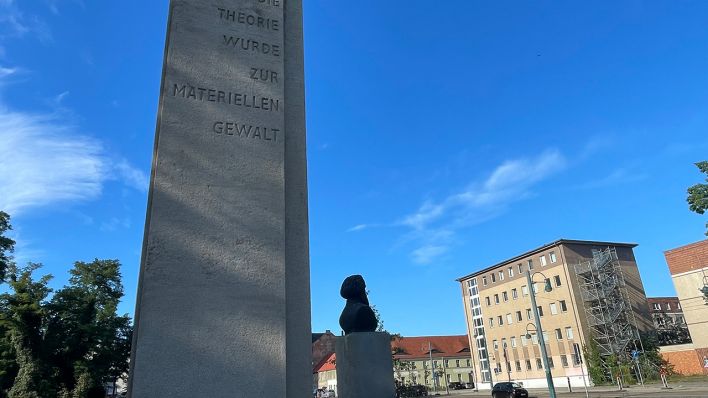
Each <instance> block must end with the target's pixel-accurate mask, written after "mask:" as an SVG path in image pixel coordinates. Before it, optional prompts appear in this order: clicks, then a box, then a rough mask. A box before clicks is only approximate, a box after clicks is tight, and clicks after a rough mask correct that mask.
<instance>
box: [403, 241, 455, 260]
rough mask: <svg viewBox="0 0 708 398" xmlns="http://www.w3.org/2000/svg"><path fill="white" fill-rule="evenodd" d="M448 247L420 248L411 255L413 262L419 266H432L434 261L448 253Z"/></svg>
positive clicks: (427, 246)
mask: <svg viewBox="0 0 708 398" xmlns="http://www.w3.org/2000/svg"><path fill="white" fill-rule="evenodd" d="M448 250H449V248H448V247H447V246H435V245H425V246H422V247H419V248H417V249H415V250H413V252H412V253H411V255H412V257H413V261H414V262H416V263H418V264H430V263H431V262H433V260H435V259H437V258H438V257H440V256H441V255H443V254H445V253H447V251H448Z"/></svg>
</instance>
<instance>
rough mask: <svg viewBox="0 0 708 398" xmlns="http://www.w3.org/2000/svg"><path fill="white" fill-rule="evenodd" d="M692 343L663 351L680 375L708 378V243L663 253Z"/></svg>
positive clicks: (663, 349)
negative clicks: (697, 375)
mask: <svg viewBox="0 0 708 398" xmlns="http://www.w3.org/2000/svg"><path fill="white" fill-rule="evenodd" d="M664 257H666V263H667V265H668V266H669V272H670V273H671V279H672V281H673V282H674V288H676V294H677V295H678V299H679V303H680V304H681V310H682V311H683V316H684V318H685V320H686V325H687V326H688V331H689V333H690V335H691V340H692V343H690V344H683V345H681V346H674V347H671V349H666V348H665V347H662V349H661V355H662V356H663V357H664V358H665V359H666V360H667V361H669V362H670V363H671V364H672V365H674V371H676V372H678V373H681V374H686V375H690V374H708V327H707V325H708V324H707V322H708V240H702V241H698V242H695V243H691V244H689V245H686V246H681V247H677V248H675V249H671V250H667V251H665V252H664Z"/></svg>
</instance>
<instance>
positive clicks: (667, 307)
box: [666, 303, 671, 311]
mask: <svg viewBox="0 0 708 398" xmlns="http://www.w3.org/2000/svg"><path fill="white" fill-rule="evenodd" d="M666 311H671V304H669V303H666Z"/></svg>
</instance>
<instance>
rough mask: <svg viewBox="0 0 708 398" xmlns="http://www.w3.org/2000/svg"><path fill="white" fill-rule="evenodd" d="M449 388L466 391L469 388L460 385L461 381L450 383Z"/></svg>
mask: <svg viewBox="0 0 708 398" xmlns="http://www.w3.org/2000/svg"><path fill="white" fill-rule="evenodd" d="M447 387H448V388H449V389H451V390H464V389H465V388H467V387H466V386H465V385H464V384H462V383H460V382H459V381H453V382H450V384H449V385H448V386H447Z"/></svg>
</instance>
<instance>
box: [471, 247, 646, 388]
mask: <svg viewBox="0 0 708 398" xmlns="http://www.w3.org/2000/svg"><path fill="white" fill-rule="evenodd" d="M635 246H636V245H635V244H627V243H616V242H597V241H579V240H567V239H561V240H558V241H556V242H553V243H550V244H547V245H544V246H541V247H539V248H536V249H534V250H531V251H529V252H526V253H523V254H521V255H519V256H516V257H513V258H510V259H508V260H505V261H502V262H500V263H498V264H495V265H492V266H490V267H487V268H484V269H482V270H480V271H477V272H474V273H472V274H469V275H466V276H464V277H462V278H459V279H458V281H459V282H460V285H461V288H462V298H463V305H464V311H465V317H466V320H467V330H468V338H469V341H470V346H471V347H472V358H473V366H474V370H473V371H474V377H475V382H478V386H479V388H480V389H483V388H491V386H492V385H493V384H494V383H496V382H500V381H515V382H518V383H522V384H523V385H524V386H526V387H529V388H537V387H538V388H540V387H546V378H545V370H544V367H543V358H542V356H541V350H540V346H539V339H538V334H539V333H543V337H544V340H545V342H546V350H547V352H548V360H549V367H550V370H551V374H552V376H553V379H554V382H555V383H556V384H558V385H567V384H568V383H570V384H571V385H573V386H583V385H586V384H589V383H590V381H589V378H588V376H587V375H588V373H587V369H586V368H585V365H584V362H583V361H582V352H583V348H584V347H585V346H586V345H587V343H588V339H589V338H591V337H590V336H593V337H592V338H593V339H594V340H595V341H597V342H598V343H599V344H598V346H599V347H600V350H601V351H602V353H601V354H603V355H605V356H609V355H610V354H611V353H612V352H611V351H614V350H628V349H630V348H633V347H630V345H634V344H636V341H637V339H638V337H639V332H640V331H649V330H652V329H653V326H652V321H651V318H650V316H649V311H648V309H647V306H646V295H645V293H644V287H643V284H642V281H641V278H640V276H639V271H638V269H637V264H636V261H635V258H634V253H633V250H632V249H633V248H634V247H635ZM527 272H530V273H531V274H532V276H533V277H532V280H533V283H532V284H531V285H529V283H528V279H527ZM546 284H550V286H551V289H552V290H551V291H550V292H546V291H545V289H544V286H545V285H546ZM530 289H534V292H536V301H537V307H538V308H537V309H538V312H539V315H540V320H541V323H542V327H543V330H541V331H537V330H536V327H535V323H534V322H535V320H534V310H533V308H531V301H530V296H529V293H530ZM603 303H604V304H603ZM606 303H612V305H611V307H610V306H608V305H607V304H606Z"/></svg>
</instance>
